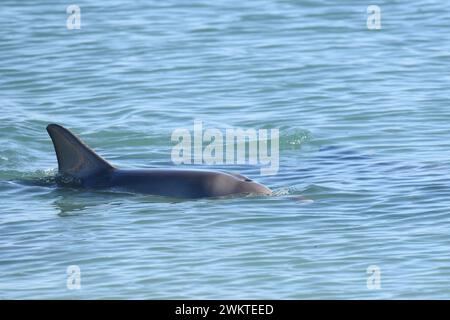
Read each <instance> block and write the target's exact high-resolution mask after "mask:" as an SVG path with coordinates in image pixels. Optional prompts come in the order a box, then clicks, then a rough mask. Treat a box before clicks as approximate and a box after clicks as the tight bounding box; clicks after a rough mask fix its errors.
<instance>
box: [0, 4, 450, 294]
mask: <svg viewBox="0 0 450 320" xmlns="http://www.w3.org/2000/svg"><path fill="white" fill-rule="evenodd" d="M76 4H78V5H79V6H80V7H81V30H67V29H66V18H67V14H66V6H67V2H66V1H45V2H42V3H39V4H38V3H36V1H31V0H29V1H11V0H3V1H2V10H1V11H0V108H1V109H0V110H1V112H0V145H1V148H0V197H1V201H0V298H13V299H21V298H33V299H42V298H57V299H61V298H70V299H72V298H85V299H105V298H118V299H128V298H145V299H160V298H194V299H197V298H211V299H216V298H224V299H225V298H273V299H278V298H280V299H285V298H307V299H309V298H322V299H325V298H326V299H329V298H338V299H341V298H348V299H355V298H363V299H367V298H369V299H370V298H375V299H379V298H394V299H398V298H408V299H417V298H435V299H445V298H447V299H448V298H450V294H449V293H450V256H449V252H450V250H449V249H450V238H449V234H450V212H449V207H450V188H449V187H450V185H449V182H448V181H449V178H450V175H449V172H450V161H449V160H450V154H449V147H450V129H449V126H448V123H449V120H450V108H449V100H450V99H449V97H450V95H449V93H450V92H449V84H450V76H449V73H448V70H449V63H450V53H449V52H450V41H449V40H450V27H449V24H448V21H449V18H450V10H449V8H448V6H447V5H446V4H445V3H444V2H442V1H425V0H423V1H416V2H414V3H412V2H410V1H379V2H377V4H378V5H379V6H380V7H381V14H382V29H381V30H368V29H367V27H366V19H367V13H366V9H367V6H368V5H369V4H371V3H369V2H368V3H361V2H360V1H345V3H344V1H339V2H337V1H326V0H321V1H293V0H285V1H275V0H271V1H269V0H265V1H234V0H233V1H226V0H219V1H197V0H195V1H189V3H188V2H185V1H181V0H178V1H175V0H172V1H164V2H161V1H119V0H113V1H108V2H99V1H95V2H92V1H81V0H79V1H77V2H76ZM194 119H199V120H201V121H203V123H204V125H205V126H207V127H210V128H220V129H223V128H226V127H242V128H254V129H258V128H278V129H279V130H280V169H279V172H278V174H277V175H273V176H260V175H259V167H258V166H246V165H240V166H226V165H225V166H219V167H212V168H213V169H215V168H220V169H229V170H235V171H239V172H241V173H243V174H245V175H248V176H250V177H251V178H253V179H255V180H257V181H259V182H261V183H263V184H265V185H267V186H269V187H271V188H272V189H273V190H275V192H276V194H277V196H273V197H267V198H265V197H262V198H261V197H256V198H255V197H246V198H229V199H219V200H206V199H205V200H197V201H173V200H169V199H164V198H158V197H152V196H145V195H131V194H120V193H114V192H109V191H104V192H90V191H80V190H72V189H59V188H57V187H56V186H55V185H54V183H53V179H52V177H53V176H54V173H55V169H56V166H57V165H56V158H55V155H54V151H53V146H52V144H51V141H50V139H49V137H48V135H47V133H46V132H45V126H46V125H47V124H48V123H53V122H55V123H59V124H63V125H65V126H67V127H68V128H71V129H72V130H73V131H74V132H76V133H78V134H79V135H80V136H81V137H82V138H83V139H84V140H85V141H86V142H87V143H88V144H89V145H91V146H92V147H93V148H95V149H96V150H97V151H98V152H99V153H100V154H102V155H103V156H104V157H106V158H107V159H109V160H110V161H111V162H112V163H114V164H115V165H117V166H119V167H124V168H148V167H171V166H174V165H173V164H172V162H171V158H170V152H171V149H172V147H173V145H174V143H173V142H171V140H170V137H171V133H172V131H173V130H174V129H176V128H180V127H181V128H192V125H193V121H194ZM188 167H189V166H188ZM204 167H208V166H204ZM208 168H209V167H208ZM299 196H303V197H304V198H307V199H311V200H313V202H311V201H298V200H295V198H298V197H299ZM69 265H77V266H79V267H80V269H81V289H80V290H69V289H68V288H67V285H66V284H67V274H66V270H67V267H68V266H69ZM371 265H375V266H377V267H378V268H379V270H380V272H381V278H380V279H381V288H380V289H370V288H372V287H371V286H369V287H368V286H367V279H368V278H369V277H371V276H375V275H376V274H373V275H372V274H368V273H367V268H368V267H369V266H371ZM370 279H372V278H370ZM370 279H369V280H370ZM369 282H370V281H369ZM370 283H371V282H370ZM370 283H369V284H370Z"/></svg>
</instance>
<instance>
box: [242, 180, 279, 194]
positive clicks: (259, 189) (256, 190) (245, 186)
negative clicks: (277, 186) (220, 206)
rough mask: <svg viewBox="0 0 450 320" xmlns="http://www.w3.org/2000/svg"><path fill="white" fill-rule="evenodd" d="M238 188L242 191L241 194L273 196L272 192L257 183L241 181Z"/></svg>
mask: <svg viewBox="0 0 450 320" xmlns="http://www.w3.org/2000/svg"><path fill="white" fill-rule="evenodd" d="M238 188H239V189H240V190H242V191H241V192H240V193H248V194H257V195H271V194H272V190H270V189H269V188H267V187H266V186H264V185H262V184H260V183H258V182H255V181H252V180H250V181H240V182H239V186H238Z"/></svg>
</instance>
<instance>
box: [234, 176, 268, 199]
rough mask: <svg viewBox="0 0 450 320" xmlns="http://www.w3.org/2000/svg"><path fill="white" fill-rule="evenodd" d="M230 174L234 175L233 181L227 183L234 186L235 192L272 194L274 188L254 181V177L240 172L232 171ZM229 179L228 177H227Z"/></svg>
mask: <svg viewBox="0 0 450 320" xmlns="http://www.w3.org/2000/svg"><path fill="white" fill-rule="evenodd" d="M227 174H228V175H231V176H232V179H233V182H232V183H231V182H230V181H226V184H227V185H228V186H229V187H231V188H233V192H229V193H236V194H239V193H240V194H254V195H271V194H272V190H270V189H269V188H267V187H266V186H264V185H262V184H260V183H258V182H256V181H253V180H252V179H250V178H248V177H246V176H244V175H241V174H239V173H230V172H227ZM227 180H228V179H227Z"/></svg>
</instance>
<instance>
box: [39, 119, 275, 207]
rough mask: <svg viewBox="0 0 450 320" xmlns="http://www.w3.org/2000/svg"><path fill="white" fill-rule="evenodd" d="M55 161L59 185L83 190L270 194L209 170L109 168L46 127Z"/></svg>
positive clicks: (68, 135)
mask: <svg viewBox="0 0 450 320" xmlns="http://www.w3.org/2000/svg"><path fill="white" fill-rule="evenodd" d="M47 132H48V134H49V135H50V137H51V139H52V141H53V145H54V147H55V152H56V157H57V159H58V176H57V182H58V184H59V185H68V186H75V187H80V188H87V189H111V188H112V189H116V190H122V191H128V192H134V193H142V194H151V195H158V196H168V197H176V198H190V199H195V198H206V197H223V196H229V195H246V194H254V195H270V194H271V193H272V191H271V190H270V189H268V188H267V187H265V186H263V185H261V184H259V183H257V182H254V181H252V180H251V179H249V178H247V177H245V176H243V175H240V174H237V173H228V172H221V171H210V170H181V169H146V170H121V169H117V168H115V167H113V166H112V165H111V164H109V163H108V162H107V161H106V160H104V159H103V158H102V157H100V156H99V155H98V154H96V153H95V152H94V151H93V150H92V149H91V148H89V147H88V146H87V145H86V144H84V143H83V142H82V141H81V140H80V139H78V138H77V137H76V136H75V135H74V134H73V133H72V132H70V131H69V130H67V129H66V128H64V127H62V126H59V125H56V124H50V125H48V126H47Z"/></svg>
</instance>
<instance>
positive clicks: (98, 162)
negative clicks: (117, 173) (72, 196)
mask: <svg viewBox="0 0 450 320" xmlns="http://www.w3.org/2000/svg"><path fill="white" fill-rule="evenodd" d="M47 132H48V134H49V135H50V137H51V138H52V141H53V146H54V147H55V152H56V157H57V158H58V171H59V173H60V174H63V175H69V176H72V177H76V178H86V177H88V176H90V175H92V174H98V173H101V172H106V171H110V170H113V169H114V167H113V166H112V165H110V164H109V163H108V162H107V161H106V160H105V159H103V158H102V157H100V156H99V155H98V154H96V153H95V152H94V151H93V150H92V149H91V148H89V147H88V146H87V145H86V144H84V143H83V142H82V141H81V140H80V139H78V138H77V137H76V136H75V135H74V134H73V133H72V132H70V131H69V130H67V129H66V128H64V127H62V126H60V125H57V124H49V125H48V126H47Z"/></svg>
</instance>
